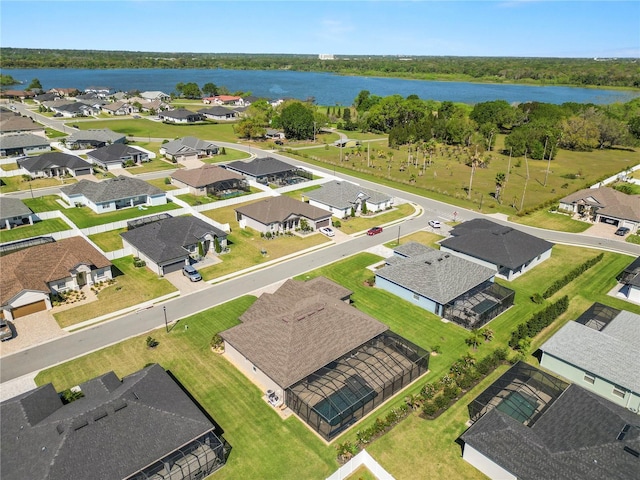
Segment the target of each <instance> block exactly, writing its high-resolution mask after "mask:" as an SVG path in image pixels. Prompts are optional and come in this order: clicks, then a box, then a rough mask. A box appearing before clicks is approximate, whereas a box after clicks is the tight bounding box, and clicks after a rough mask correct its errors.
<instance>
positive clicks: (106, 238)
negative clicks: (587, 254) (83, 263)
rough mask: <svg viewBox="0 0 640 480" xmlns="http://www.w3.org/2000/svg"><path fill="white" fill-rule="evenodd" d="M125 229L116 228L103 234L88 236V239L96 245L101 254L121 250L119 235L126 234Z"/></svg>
mask: <svg viewBox="0 0 640 480" xmlns="http://www.w3.org/2000/svg"><path fill="white" fill-rule="evenodd" d="M126 231H127V229H126V228H118V229H116V230H110V231H108V232H104V233H97V234H95V235H89V238H90V239H91V240H92V241H93V242H94V243H95V244H96V245H98V246H99V247H100V248H101V249H102V251H103V252H113V251H114V250H120V249H121V248H123V245H122V237H121V236H120V234H121V233H123V232H126Z"/></svg>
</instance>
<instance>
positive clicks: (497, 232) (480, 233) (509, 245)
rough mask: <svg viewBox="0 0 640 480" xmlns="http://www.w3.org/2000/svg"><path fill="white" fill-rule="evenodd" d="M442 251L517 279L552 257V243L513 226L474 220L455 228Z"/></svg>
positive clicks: (503, 276)
mask: <svg viewBox="0 0 640 480" xmlns="http://www.w3.org/2000/svg"><path fill="white" fill-rule="evenodd" d="M450 233H451V237H449V238H447V239H445V240H442V241H441V242H440V250H442V251H443V252H448V253H451V254H453V255H456V256H458V257H462V258H465V259H467V260H471V261H472V262H476V263H479V264H480V265H484V266H487V267H490V268H494V269H496V270H498V276H499V277H500V278H504V279H505V280H514V279H516V278H518V277H519V276H520V275H522V274H524V273H526V272H528V271H530V270H531V269H533V268H535V267H536V266H537V265H539V264H540V263H542V262H544V261H545V260H547V259H548V258H550V257H551V249H552V248H553V243H551V242H547V241H546V240H542V239H541V238H538V237H535V236H533V235H529V234H528V233H524V232H522V231H520V230H518V229H515V228H513V227H505V226H503V225H500V224H498V223H495V222H492V221H491V220H485V219H484V218H475V219H473V220H469V221H467V222H464V223H461V224H460V225H457V226H455V227H454V228H453V229H452V230H451V232H450Z"/></svg>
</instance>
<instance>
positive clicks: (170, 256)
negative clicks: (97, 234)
mask: <svg viewBox="0 0 640 480" xmlns="http://www.w3.org/2000/svg"><path fill="white" fill-rule="evenodd" d="M207 233H210V234H212V235H213V236H215V237H218V238H225V237H226V236H227V233H226V232H224V231H222V230H220V229H219V228H216V227H214V226H213V225H210V224H208V223H207V222H205V221H203V220H200V219H199V218H195V217H171V218H165V219H163V220H158V221H157V222H151V223H148V224H147V225H143V226H142V227H138V228H135V229H133V230H129V231H127V232H123V233H121V234H120V235H121V236H122V238H123V239H125V240H126V241H127V242H129V243H130V244H131V245H133V246H134V247H135V248H137V249H138V250H140V251H141V252H144V254H145V255H147V256H148V257H149V258H151V260H153V261H154V262H156V263H164V262H167V261H169V260H175V259H179V258H186V257H187V255H189V252H188V251H187V250H185V248H184V247H186V246H187V245H194V244H196V243H197V242H198V241H199V240H201V239H202V238H204V236H205V235H206V234H207Z"/></svg>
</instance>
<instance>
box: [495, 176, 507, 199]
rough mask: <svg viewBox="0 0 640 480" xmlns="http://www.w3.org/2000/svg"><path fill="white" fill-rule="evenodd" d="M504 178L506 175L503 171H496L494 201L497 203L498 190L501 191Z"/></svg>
mask: <svg viewBox="0 0 640 480" xmlns="http://www.w3.org/2000/svg"><path fill="white" fill-rule="evenodd" d="M506 178H507V176H506V175H505V174H504V173H502V172H498V173H496V201H497V202H498V203H500V192H501V191H502V187H503V185H504V183H505V180H506Z"/></svg>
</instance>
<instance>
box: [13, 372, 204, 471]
mask: <svg viewBox="0 0 640 480" xmlns="http://www.w3.org/2000/svg"><path fill="white" fill-rule="evenodd" d="M81 388H82V390H83V393H85V397H84V398H80V399H78V400H76V401H74V402H72V403H70V404H68V405H65V406H63V405H62V403H61V401H60V399H59V397H58V395H57V394H56V392H55V390H54V388H53V386H52V385H51V384H48V385H45V386H43V387H40V388H38V389H35V390H31V391H29V392H27V393H24V394H22V395H20V396H17V397H15V398H12V399H10V400H7V401H5V402H2V404H1V406H2V408H1V409H0V412H1V413H0V414H1V418H2V422H0V430H1V440H2V449H1V453H0V455H1V459H2V479H3V480H24V479H30V480H41V479H42V480H45V479H46V480H68V479H72V478H78V479H80V478H82V479H88V478H96V479H97V478H102V479H121V478H127V477H128V476H129V475H131V474H133V473H135V472H137V471H139V470H141V469H142V468H144V467H146V466H147V465H149V464H151V463H153V462H155V461H157V460H159V459H160V458H162V457H164V456H165V455H166V454H168V453H171V452H172V451H174V450H175V449H177V448H179V447H181V446H183V445H185V444H187V443H189V442H191V441H192V440H194V439H195V438H198V437H199V436H201V435H203V434H204V433H207V432H209V431H212V430H213V429H214V428H215V427H214V425H213V423H212V422H211V421H210V420H209V419H208V418H207V417H206V416H205V414H203V413H202V412H201V411H200V409H199V408H198V406H197V405H196V404H195V403H193V401H192V400H191V399H190V398H189V397H188V396H187V395H186V394H185V393H184V392H183V391H182V389H181V388H180V387H179V386H178V385H177V384H176V383H175V382H174V381H173V380H172V379H171V377H170V376H169V375H168V374H167V372H165V371H164V370H163V369H162V367H160V366H159V365H157V364H156V365H152V366H150V367H148V368H145V369H144V370H140V371H138V372H136V373H134V374H132V375H129V376H128V377H125V378H123V379H122V382H120V381H119V380H118V379H117V377H116V376H115V374H113V372H111V373H109V374H106V375H103V376H101V377H98V378H95V379H93V380H90V381H89V382H87V383H85V384H82V385H81Z"/></svg>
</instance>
